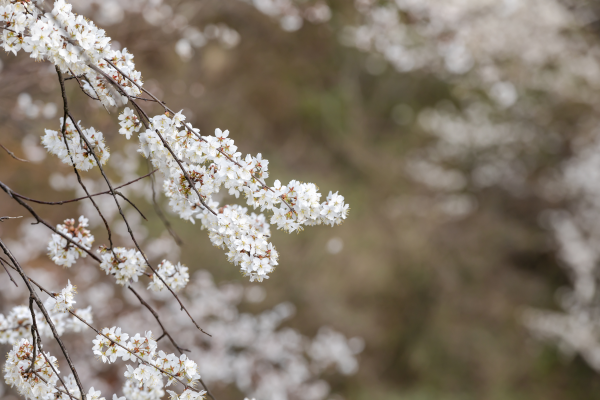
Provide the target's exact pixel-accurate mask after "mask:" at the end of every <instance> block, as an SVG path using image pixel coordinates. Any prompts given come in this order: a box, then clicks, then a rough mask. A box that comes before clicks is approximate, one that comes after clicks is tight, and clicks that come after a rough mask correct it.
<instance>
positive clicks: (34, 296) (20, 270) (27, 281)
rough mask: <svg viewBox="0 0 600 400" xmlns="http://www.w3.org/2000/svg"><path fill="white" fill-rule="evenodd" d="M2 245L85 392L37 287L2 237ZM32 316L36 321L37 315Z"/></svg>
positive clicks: (80, 390) (80, 387) (0, 243)
mask: <svg viewBox="0 0 600 400" xmlns="http://www.w3.org/2000/svg"><path fill="white" fill-rule="evenodd" d="M0 247H2V250H3V251H4V254H6V256H7V257H8V258H9V259H10V260H11V262H12V264H13V265H14V267H15V269H16V270H17V272H18V273H19V275H21V278H22V279H23V281H24V282H25V285H26V286H27V289H28V290H29V294H30V296H31V297H30V298H32V299H33V301H35V303H36V304H37V306H38V307H39V309H40V311H42V314H44V318H45V319H46V322H47V323H48V325H49V326H50V329H51V330H52V334H53V335H54V339H55V340H56V342H57V343H58V345H59V346H60V349H61V350H62V353H63V355H64V356H65V358H66V360H67V363H68V364H69V368H70V369H71V372H72V373H73V376H74V377H75V381H76V382H77V386H78V387H79V392H80V393H82V394H83V393H85V390H83V385H82V384H81V381H80V380H79V375H78V374H77V370H76V369H75V366H74V365H73V362H72V361H71V358H70V357H69V353H68V352H67V348H66V347H65V345H64V344H63V342H62V340H61V339H60V336H59V335H58V332H57V331H56V327H55V326H54V322H52V319H51V318H50V315H49V314H48V311H47V310H46V307H44V304H43V303H42V301H41V300H40V298H39V296H38V295H37V293H36V291H35V289H34V288H33V286H31V283H30V282H31V281H30V279H29V278H28V277H27V275H26V274H25V272H24V271H23V268H22V267H21V265H20V264H19V262H18V261H17V259H16V258H15V257H14V256H13V255H12V253H11V252H10V250H9V249H8V247H6V245H5V244H4V242H2V239H0ZM32 318H33V320H34V321H35V315H34V316H33V317H32ZM78 318H79V317H78ZM79 319H81V318H79Z"/></svg>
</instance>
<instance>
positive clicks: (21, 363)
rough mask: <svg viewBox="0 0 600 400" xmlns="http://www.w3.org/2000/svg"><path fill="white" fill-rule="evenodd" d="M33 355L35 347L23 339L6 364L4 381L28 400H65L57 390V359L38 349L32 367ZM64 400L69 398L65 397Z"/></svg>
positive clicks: (14, 348) (10, 353) (15, 347)
mask: <svg viewBox="0 0 600 400" xmlns="http://www.w3.org/2000/svg"><path fill="white" fill-rule="evenodd" d="M33 353H34V349H33V345H32V344H31V343H30V342H29V340H27V339H21V340H20V341H19V342H18V343H15V344H14V345H13V348H12V350H11V351H9V352H8V355H7V358H6V363H5V364H4V380H5V381H6V383H7V384H9V385H10V386H14V387H16V388H17V391H18V392H19V394H20V395H21V396H24V397H25V398H27V399H36V400H37V399H40V400H50V399H56V398H58V399H63V397H62V396H61V395H60V393H59V392H58V390H57V389H56V384H57V382H58V375H56V373H55V372H54V370H53V368H54V369H55V370H56V371H58V362H57V361H56V357H53V356H51V355H50V353H45V356H44V355H43V354H40V352H39V351H37V349H36V357H35V360H34V361H33V367H31V364H32V357H33ZM30 367H31V368H30ZM34 372H35V373H34ZM64 398H68V396H66V395H65V397H64Z"/></svg>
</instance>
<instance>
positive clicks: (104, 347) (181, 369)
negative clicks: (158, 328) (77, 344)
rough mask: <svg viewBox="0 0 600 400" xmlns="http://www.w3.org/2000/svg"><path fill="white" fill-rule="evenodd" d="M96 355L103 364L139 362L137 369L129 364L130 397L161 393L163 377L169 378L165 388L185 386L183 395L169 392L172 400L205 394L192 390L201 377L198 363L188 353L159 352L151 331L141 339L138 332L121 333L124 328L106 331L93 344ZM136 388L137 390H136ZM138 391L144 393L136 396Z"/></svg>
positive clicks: (193, 399)
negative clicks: (181, 384)
mask: <svg viewBox="0 0 600 400" xmlns="http://www.w3.org/2000/svg"><path fill="white" fill-rule="evenodd" d="M93 343H94V347H93V349H92V350H93V352H94V354H95V355H97V356H99V357H100V358H101V359H102V361H103V362H105V363H106V362H108V363H114V362H115V361H116V360H117V358H121V359H122V360H123V361H129V360H131V361H134V362H137V367H136V368H133V367H132V366H131V365H127V371H126V372H125V377H126V378H127V379H128V382H130V383H128V384H127V386H128V390H129V391H130V392H131V398H138V397H142V396H147V395H148V393H149V391H150V392H151V393H154V394H158V393H161V392H162V388H163V378H165V377H166V378H167V384H166V386H169V385H171V384H173V383H175V382H179V383H183V384H185V385H186V390H184V391H183V393H181V394H177V393H176V392H174V391H171V390H168V392H169V394H170V396H171V399H181V400H196V399H202V398H204V393H205V392H204V391H193V390H190V389H187V386H190V387H193V386H194V385H195V384H196V383H197V381H198V379H200V375H198V373H197V368H198V366H197V364H196V363H195V362H194V361H193V360H191V359H189V358H187V356H186V355H185V354H182V355H181V356H179V357H177V356H176V355H175V354H172V353H171V354H166V353H164V352H163V351H162V350H159V351H158V352H157V344H156V341H155V340H154V339H153V338H152V332H150V331H148V332H145V334H144V335H143V336H142V335H140V334H139V333H138V334H136V335H135V336H133V337H130V336H129V335H128V334H127V333H124V332H121V328H118V327H112V328H104V329H103V330H102V335H97V336H96V339H94V341H93ZM136 389H137V390H136ZM136 392H141V393H139V394H137V393H136Z"/></svg>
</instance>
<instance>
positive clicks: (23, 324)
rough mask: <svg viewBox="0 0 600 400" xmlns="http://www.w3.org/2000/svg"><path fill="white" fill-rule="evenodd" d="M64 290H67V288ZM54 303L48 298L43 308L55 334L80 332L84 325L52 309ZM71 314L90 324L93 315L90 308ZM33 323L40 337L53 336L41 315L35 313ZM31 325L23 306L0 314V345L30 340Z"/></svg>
mask: <svg viewBox="0 0 600 400" xmlns="http://www.w3.org/2000/svg"><path fill="white" fill-rule="evenodd" d="M65 289H68V286H67V288H65ZM65 289H63V291H64V290H65ZM56 303H57V302H56V300H55V299H53V298H51V297H49V298H48V299H47V300H46V302H45V303H44V307H46V309H47V310H48V314H49V315H50V319H51V321H52V323H53V324H54V327H55V328H56V331H57V333H58V334H59V335H62V334H64V333H66V332H81V331H82V330H83V328H84V327H85V325H84V324H83V323H82V322H81V321H80V320H78V319H77V318H75V317H70V316H69V315H68V314H66V313H64V312H62V311H61V309H60V308H58V309H56V308H54V307H55V305H56ZM73 312H74V313H75V314H77V316H78V317H80V318H81V319H83V320H84V321H87V322H89V323H92V321H93V315H92V307H91V306H88V307H87V308H83V309H77V310H74V311H73ZM35 321H36V325H37V328H38V333H39V335H40V336H42V337H52V336H53V334H52V330H51V329H50V325H48V322H47V321H46V319H45V317H44V315H43V314H41V313H39V312H35ZM31 323H32V320H31V310H30V309H29V307H27V306H25V305H20V306H16V307H13V309H12V310H11V311H10V312H9V313H8V314H7V315H6V316H5V315H3V314H0V344H14V343H17V342H18V341H20V340H21V339H23V338H31V330H30V328H31Z"/></svg>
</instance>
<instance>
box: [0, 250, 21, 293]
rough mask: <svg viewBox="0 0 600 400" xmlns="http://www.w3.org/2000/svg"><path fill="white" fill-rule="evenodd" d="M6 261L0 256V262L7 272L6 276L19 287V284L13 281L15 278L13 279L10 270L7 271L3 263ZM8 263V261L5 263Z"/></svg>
mask: <svg viewBox="0 0 600 400" xmlns="http://www.w3.org/2000/svg"><path fill="white" fill-rule="evenodd" d="M5 262H6V260H5V259H3V258H2V257H0V264H2V266H3V267H4V270H5V271H6V273H7V274H8V278H9V279H10V280H11V282H12V283H14V284H15V286H16V287H19V285H17V282H15V280H14V279H13V277H12V275H11V274H10V272H9V271H8V269H7V268H6V265H4V263H5ZM7 264H8V263H7Z"/></svg>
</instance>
